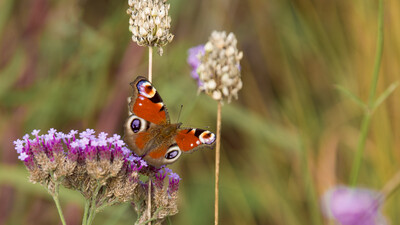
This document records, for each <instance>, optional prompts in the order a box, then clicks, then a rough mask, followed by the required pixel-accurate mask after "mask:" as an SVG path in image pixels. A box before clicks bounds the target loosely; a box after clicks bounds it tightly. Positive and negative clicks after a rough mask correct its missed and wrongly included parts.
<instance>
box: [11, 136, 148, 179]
mask: <svg viewBox="0 0 400 225" xmlns="http://www.w3.org/2000/svg"><path fill="white" fill-rule="evenodd" d="M39 132H40V130H34V131H32V133H31V134H32V135H33V136H35V137H34V138H35V139H33V140H30V139H29V134H26V135H25V136H24V137H23V140H20V139H18V140H16V141H14V142H13V143H14V145H15V150H16V151H17V153H18V155H19V156H18V159H20V160H21V161H23V162H24V163H25V165H26V166H27V167H28V169H31V168H34V166H35V161H34V160H35V155H37V154H40V153H42V152H44V153H45V154H46V156H47V157H48V158H49V160H54V156H55V154H59V153H61V154H64V155H65V157H66V158H67V159H68V160H71V161H78V162H79V163H84V162H85V161H86V160H115V159H118V160H123V161H125V162H126V163H127V164H128V165H127V166H129V167H130V168H131V171H139V170H141V169H142V168H143V167H147V163H146V162H145V161H143V160H142V159H141V158H140V157H137V156H136V155H134V154H133V153H132V151H130V150H129V149H128V148H126V147H123V146H125V142H124V141H123V140H121V136H120V135H117V134H114V135H113V136H112V137H110V138H107V136H108V134H107V133H104V132H101V133H100V134H99V135H98V137H96V135H95V131H94V130H93V129H86V130H85V131H83V132H81V133H78V131H76V130H71V131H70V132H69V133H68V134H64V133H62V132H57V130H56V129H54V128H51V129H50V130H49V131H48V133H47V134H43V135H39ZM78 134H79V135H78ZM76 135H78V136H79V138H76V137H75V136H76Z"/></svg>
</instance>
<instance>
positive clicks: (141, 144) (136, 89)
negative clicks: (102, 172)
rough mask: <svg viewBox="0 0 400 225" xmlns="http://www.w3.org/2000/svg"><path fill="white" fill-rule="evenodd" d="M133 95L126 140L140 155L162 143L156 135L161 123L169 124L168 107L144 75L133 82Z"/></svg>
mask: <svg viewBox="0 0 400 225" xmlns="http://www.w3.org/2000/svg"><path fill="white" fill-rule="evenodd" d="M131 86H132V88H133V95H132V96H131V97H130V99H129V105H128V108H129V112H130V116H129V117H128V118H127V119H126V121H125V124H124V133H125V135H124V141H125V143H127V145H128V147H129V148H130V149H131V150H132V151H133V152H134V153H135V154H136V155H138V156H143V155H146V154H147V153H148V152H150V151H151V150H152V149H155V148H157V147H158V146H159V145H160V143H159V142H160V141H158V140H155V139H154V137H155V136H156V134H157V133H158V132H159V131H160V127H159V126H160V125H167V124H169V123H170V122H169V116H168V112H167V109H166V107H165V105H164V103H163V101H162V99H161V97H160V95H159V94H158V92H157V90H156V89H155V88H154V87H153V85H152V84H151V83H150V82H149V81H148V80H147V79H146V78H144V77H141V76H139V77H137V78H136V79H135V81H133V82H132V83H131Z"/></svg>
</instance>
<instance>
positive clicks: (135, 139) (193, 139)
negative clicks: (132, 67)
mask: <svg viewBox="0 0 400 225" xmlns="http://www.w3.org/2000/svg"><path fill="white" fill-rule="evenodd" d="M131 86H132V88H133V95H132V96H131V97H130V102H129V113H130V116H129V117H128V118H127V119H126V121H125V124H124V132H125V135H124V141H125V143H127V145H128V147H129V148H130V149H131V150H132V151H133V152H134V153H135V154H136V155H138V156H141V157H143V159H144V160H146V161H147V163H148V164H150V165H152V166H155V167H160V166H162V165H166V164H170V163H173V162H175V161H176V160H177V159H178V158H179V157H180V156H181V153H182V152H185V153H190V152H193V151H194V150H197V149H199V148H202V147H210V148H212V147H214V144H215V134H214V133H212V132H210V131H208V130H203V129H197V128H181V125H182V123H175V124H171V122H170V119H169V116H168V112H167V108H166V106H165V105H164V103H163V101H162V99H161V97H160V95H159V94H158V92H157V90H156V89H155V88H154V87H153V85H152V84H151V83H150V82H149V81H148V80H147V79H146V78H144V77H141V76H139V77H137V78H136V80H135V81H133V82H132V83H131Z"/></svg>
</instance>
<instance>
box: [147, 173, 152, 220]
mask: <svg viewBox="0 0 400 225" xmlns="http://www.w3.org/2000/svg"><path fill="white" fill-rule="evenodd" d="M147 218H149V219H150V218H151V179H150V177H149V190H148V192H147ZM148 225H151V220H150V221H149V223H148Z"/></svg>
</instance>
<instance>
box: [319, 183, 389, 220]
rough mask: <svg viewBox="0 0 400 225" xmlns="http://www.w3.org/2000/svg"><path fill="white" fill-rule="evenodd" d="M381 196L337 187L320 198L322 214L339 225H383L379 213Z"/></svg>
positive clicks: (370, 192) (356, 189)
mask: <svg viewBox="0 0 400 225" xmlns="http://www.w3.org/2000/svg"><path fill="white" fill-rule="evenodd" d="M382 203H383V200H382V194H381V193H379V192H376V191H373V190H369V189H363V188H349V187H345V186H339V187H336V188H333V189H331V190H329V191H328V192H327V193H326V194H325V195H324V196H323V198H322V209H323V212H324V214H325V215H326V216H327V217H329V218H333V219H335V220H336V221H337V222H339V223H340V224H341V225H385V224H387V223H386V221H385V218H384V217H383V215H382V214H381V212H380V209H381V206H382Z"/></svg>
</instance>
